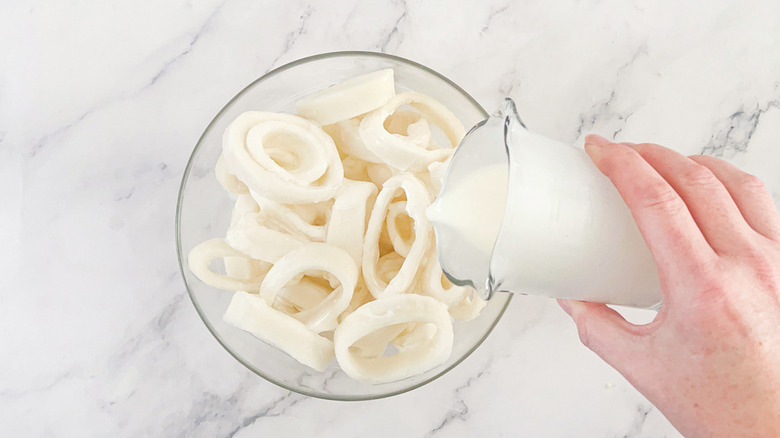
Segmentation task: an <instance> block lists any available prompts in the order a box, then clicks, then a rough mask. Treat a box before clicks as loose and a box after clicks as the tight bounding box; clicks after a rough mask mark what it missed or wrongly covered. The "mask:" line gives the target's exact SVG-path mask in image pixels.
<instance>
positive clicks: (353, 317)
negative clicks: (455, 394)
mask: <svg viewBox="0 0 780 438" xmlns="http://www.w3.org/2000/svg"><path fill="white" fill-rule="evenodd" d="M408 322H423V323H432V324H433V325H435V326H436V329H437V330H436V333H435V335H433V336H432V337H431V338H430V339H429V340H427V341H425V342H420V343H419V344H417V345H415V346H413V347H410V348H408V349H406V350H404V351H399V352H398V354H395V355H393V356H387V357H375V358H364V357H360V356H359V355H357V354H355V351H354V349H352V350H350V347H352V346H353V345H354V344H355V343H356V342H357V341H358V340H360V339H361V338H363V337H364V336H366V335H368V334H370V333H372V332H375V331H376V330H379V329H382V328H384V327H388V326H391V325H395V324H400V323H408ZM452 342H453V331H452V321H451V319H450V314H449V313H448V312H447V306H445V305H444V304H442V303H440V302H438V301H436V300H435V299H433V298H431V297H426V296H422V295H416V294H401V295H393V296H389V297H386V298H382V299H379V300H376V301H372V302H370V303H367V304H364V305H363V306H361V307H359V308H358V309H357V310H355V311H354V312H352V313H351V314H350V315H349V316H347V317H346V318H344V321H342V322H341V324H340V325H339V326H338V328H336V331H335V332H334V334H333V343H334V346H335V352H336V360H337V361H338V363H339V365H340V366H341V369H342V370H344V372H345V373H347V375H349V376H350V377H352V378H353V379H356V380H365V381H369V382H372V383H383V382H391V381H396V380H401V379H404V378H407V377H410V376H413V375H416V374H421V373H424V372H426V371H428V370H430V369H432V368H434V367H436V366H438V365H440V364H442V363H443V362H444V361H446V360H447V358H448V357H449V356H450V353H451V352H452Z"/></svg>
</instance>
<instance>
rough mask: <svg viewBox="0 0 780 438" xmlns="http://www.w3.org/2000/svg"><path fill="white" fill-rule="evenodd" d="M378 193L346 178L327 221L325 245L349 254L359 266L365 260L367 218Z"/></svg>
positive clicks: (369, 185)
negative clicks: (364, 238)
mask: <svg viewBox="0 0 780 438" xmlns="http://www.w3.org/2000/svg"><path fill="white" fill-rule="evenodd" d="M376 194H377V189H376V186H375V185H374V184H372V183H370V182H362V181H352V180H348V179H345V180H344V184H343V185H342V186H341V190H339V192H338V193H337V194H336V200H335V202H334V203H333V209H332V210H331V214H330V219H329V220H328V228H327V236H326V238H325V242H326V243H330V244H333V245H336V246H338V247H339V248H341V249H343V250H344V251H346V252H347V253H348V254H349V255H350V256H352V258H353V259H354V260H355V263H356V264H357V265H358V266H360V264H361V260H362V257H363V236H364V235H365V231H366V219H367V218H368V215H369V213H370V212H371V210H370V209H369V208H370V207H369V206H370V202H371V201H372V200H373V198H375V197H376Z"/></svg>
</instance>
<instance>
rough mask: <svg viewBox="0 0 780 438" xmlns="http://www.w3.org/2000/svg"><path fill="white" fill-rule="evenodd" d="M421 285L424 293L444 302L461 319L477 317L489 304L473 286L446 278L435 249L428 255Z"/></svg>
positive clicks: (453, 315)
mask: <svg viewBox="0 0 780 438" xmlns="http://www.w3.org/2000/svg"><path fill="white" fill-rule="evenodd" d="M443 281H444V282H446V283H449V286H448V287H445V286H444V284H442V282H443ZM419 286H420V289H421V293H422V294H423V295H428V296H430V297H433V298H435V299H436V300H438V301H440V302H442V303H444V304H445V305H446V306H447V308H448V309H449V312H450V315H452V317H453V318H455V319H457V320H460V321H470V320H472V319H474V318H476V317H477V316H479V314H480V312H481V311H482V309H483V308H484V307H485V306H486V305H487V301H485V300H483V299H482V298H480V297H479V295H477V293H476V291H475V290H474V289H473V288H470V287H465V286H456V285H454V284H452V283H450V282H449V280H446V278H445V277H444V273H443V272H442V269H441V265H440V264H439V259H438V257H437V256H436V252H435V251H431V254H430V255H429V256H428V262H427V263H426V265H425V268H424V269H423V272H422V276H421V278H420V284H419Z"/></svg>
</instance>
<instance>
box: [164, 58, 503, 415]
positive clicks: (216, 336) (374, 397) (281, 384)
mask: <svg viewBox="0 0 780 438" xmlns="http://www.w3.org/2000/svg"><path fill="white" fill-rule="evenodd" d="M354 56H357V57H369V58H380V59H389V60H392V61H395V62H399V63H402V64H407V65H410V66H412V67H415V68H418V69H421V70H423V71H426V72H428V73H430V74H432V75H434V76H436V77H437V78H439V79H441V80H442V81H444V82H446V83H447V84H449V85H450V86H452V87H453V88H455V89H456V90H457V91H459V92H460V93H461V94H462V95H463V96H464V97H466V99H467V100H469V101H470V102H471V103H472V104H473V105H474V107H475V108H477V109H478V110H479V111H480V112H481V113H482V115H483V116H484V117H485V118H487V117H488V113H487V112H486V111H485V109H484V108H482V105H480V104H479V103H478V102H477V101H476V99H474V98H473V97H472V96H471V95H470V94H469V93H467V92H466V91H465V90H463V88H461V87H460V86H458V85H457V84H456V83H454V82H453V81H451V80H450V79H448V78H447V77H445V76H444V75H442V74H441V73H439V72H437V71H435V70H433V69H431V68H429V67H426V66H424V65H422V64H420V63H417V62H415V61H412V60H409V59H406V58H403V57H400V56H396V55H390V54H386V53H381V52H371V51H359V50H348V51H335V52H325V53H319V54H316V55H311V56H306V57H303V58H299V59H297V60H295V61H292V62H288V63H286V64H284V65H281V66H279V67H276V68H274V69H271V70H269V71H267V72H266V73H264V74H262V75H261V76H260V77H258V78H257V79H255V80H254V81H252V82H250V83H249V84H248V85H246V86H245V87H244V88H242V89H241V91H239V92H238V93H236V95H235V96H233V97H232V98H231V99H230V100H229V101H228V102H227V103H226V104H225V105H224V106H223V107H222V109H220V110H219V112H217V114H216V115H215V116H214V117H213V118H212V119H211V122H209V124H208V125H207V126H206V129H204V130H203V133H202V134H201V135H200V137H199V138H198V141H197V143H196V144H195V147H194V148H193V150H192V153H191V154H190V157H189V159H188V160H187V165H186V167H185V168H184V173H183V174H182V178H181V183H180V184H179V193H178V196H177V201H176V220H175V233H176V255H177V259H178V262H179V273H180V274H181V278H182V280H183V281H184V287H185V289H186V290H187V295H188V296H189V298H190V301H191V302H192V304H193V306H194V307H195V310H196V311H197V313H198V316H199V317H200V319H201V321H203V323H204V324H205V325H206V328H207V329H208V330H209V332H210V333H211V335H212V336H213V337H214V339H216V340H217V342H218V343H219V345H221V346H222V348H224V349H225V351H227V352H228V354H230V355H231V356H233V358H234V359H236V360H237V361H238V362H239V363H240V364H242V365H243V366H244V367H246V368H247V369H248V370H250V371H251V372H253V373H254V374H256V375H258V376H260V377H262V378H263V379H265V380H266V381H268V382H270V383H273V384H274V385H277V386H279V387H281V388H283V389H285V390H287V391H291V392H294V393H297V394H301V395H305V396H308V397H314V398H318V399H324V400H335V401H365V400H378V399H383V398H387V397H392V396H396V395H399V394H403V393H406V392H409V391H412V390H414V389H417V388H420V387H421V386H424V385H427V384H428V383H431V382H433V381H434V380H436V379H438V378H439V377H442V376H443V375H445V374H447V373H448V372H450V371H451V370H452V369H454V368H455V367H457V366H458V365H460V364H461V363H462V362H463V361H464V360H466V358H467V357H469V356H471V354H472V353H474V351H476V350H477V348H479V347H480V346H481V345H482V343H484V342H485V340H486V339H487V338H488V336H490V333H492V332H493V329H495V327H496V325H498V322H499V321H500V320H501V318H502V317H503V316H504V313H505V312H506V310H507V308H508V307H509V303H510V302H511V301H512V294H508V297H507V300H506V302H505V303H504V306H503V308H501V310H500V311H499V312H498V315H496V318H495V320H494V321H493V322H492V324H491V325H490V327H489V328H488V330H487V331H486V332H485V335H484V336H483V337H482V338H481V339H480V340H479V341H478V342H476V343H475V344H474V346H472V347H471V348H470V349H469V350H468V351H467V352H466V353H465V354H463V355H462V356H461V357H460V358H458V359H457V360H456V361H455V362H453V363H452V364H451V365H450V366H448V367H446V368H444V369H443V370H441V371H440V372H438V373H436V374H435V375H433V376H431V377H430V378H428V379H425V380H423V381H421V382H418V383H416V384H414V385H411V386H408V387H404V388H401V389H397V390H393V391H388V392H386V393H380V394H365V395H339V394H325V393H319V392H315V391H309V390H307V389H305V388H300V387H295V386H293V385H288V384H287V383H285V382H283V381H281V380H280V379H276V378H274V377H273V376H271V375H269V374H267V373H264V372H262V371H261V370H259V369H257V368H256V367H254V366H253V365H252V364H250V363H249V361H247V360H245V359H244V358H243V357H241V356H240V355H239V354H238V353H237V352H235V351H233V349H232V348H230V347H229V346H228V345H227V344H226V343H225V342H223V340H222V338H221V337H220V335H219V333H218V332H217V330H216V329H215V328H214V326H213V325H212V324H211V323H210V321H209V319H208V318H207V317H206V315H205V313H204V311H203V310H202V309H201V308H200V305H199V304H198V302H197V300H196V298H195V297H194V296H193V292H192V289H191V288H190V284H189V282H188V281H187V276H186V274H185V272H184V269H185V268H184V267H185V264H186V263H185V260H184V254H183V252H182V243H181V209H182V201H183V194H184V188H185V186H186V184H187V180H188V179H189V176H190V171H191V170H192V165H193V160H194V158H195V155H196V153H197V152H198V151H199V150H200V148H201V145H202V144H203V139H204V137H205V136H206V134H207V133H208V132H209V131H211V129H212V127H213V126H214V124H215V123H216V122H217V120H219V118H220V117H221V116H222V114H223V113H225V111H227V109H228V108H230V107H231V106H232V105H233V103H234V102H235V101H236V100H237V99H238V98H239V97H241V96H243V94H244V93H245V92H246V91H247V90H249V89H250V88H252V87H254V86H255V84H257V83H259V82H261V81H264V80H266V79H268V78H270V77H273V76H276V75H278V74H280V73H283V72H285V71H286V70H289V69H291V68H293V67H297V66H299V65H301V64H306V63H310V62H313V61H318V60H321V59H329V58H339V57H354Z"/></svg>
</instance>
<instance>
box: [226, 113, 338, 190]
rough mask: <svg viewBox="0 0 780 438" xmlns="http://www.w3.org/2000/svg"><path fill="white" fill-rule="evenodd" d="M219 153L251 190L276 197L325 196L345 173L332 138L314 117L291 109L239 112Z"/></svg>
mask: <svg viewBox="0 0 780 438" xmlns="http://www.w3.org/2000/svg"><path fill="white" fill-rule="evenodd" d="M222 153H223V156H224V159H225V163H226V164H227V167H228V168H229V169H230V171H232V172H233V173H234V174H235V176H236V178H237V179H238V180H239V181H241V182H242V183H244V184H245V185H246V186H247V187H248V188H249V190H251V191H254V192H256V193H258V194H259V195H260V196H262V197H264V198H268V199H271V200H273V201H276V202H280V203H291V204H300V203H311V202H320V201H325V200H328V199H330V198H331V197H333V195H334V194H335V193H336V191H337V190H338V188H339V186H340V185H341V182H342V180H343V179H344V168H343V167H342V164H341V160H340V159H339V154H338V151H337V150H336V145H335V144H334V143H333V140H332V139H331V138H330V137H329V136H328V134H326V133H325V131H323V130H322V129H321V128H320V127H319V126H318V125H316V124H315V123H313V122H311V121H309V120H306V119H303V118H301V117H298V116H294V115H292V114H279V113H268V112H262V111H248V112H245V113H243V114H241V115H239V116H238V117H237V118H236V119H235V120H234V121H233V122H232V123H230V125H228V127H227V129H226V130H225V135H224V137H223V139H222Z"/></svg>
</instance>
